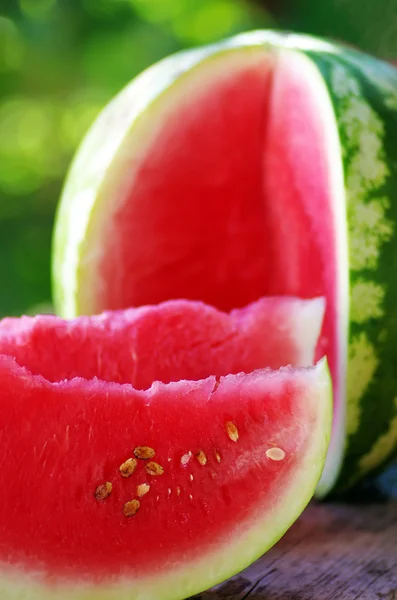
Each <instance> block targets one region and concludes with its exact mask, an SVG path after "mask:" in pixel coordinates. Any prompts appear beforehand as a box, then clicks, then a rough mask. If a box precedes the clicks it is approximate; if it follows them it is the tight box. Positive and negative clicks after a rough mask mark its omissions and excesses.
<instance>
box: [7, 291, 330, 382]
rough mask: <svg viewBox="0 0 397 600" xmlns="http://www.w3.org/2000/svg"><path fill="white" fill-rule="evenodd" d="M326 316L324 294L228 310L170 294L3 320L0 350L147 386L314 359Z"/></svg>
mask: <svg viewBox="0 0 397 600" xmlns="http://www.w3.org/2000/svg"><path fill="white" fill-rule="evenodd" d="M323 314H324V301H323V299H321V298H317V299H313V300H300V299H299V298H292V297H286V296H283V297H281V298H270V297H269V298H262V299H260V300H258V301H256V302H253V303H252V304H250V305H248V306H247V307H245V308H242V309H236V310H233V311H231V313H230V314H226V313H224V312H221V311H219V310H217V309H215V308H213V307H210V306H207V305H205V304H203V303H201V302H189V301H185V300H174V301H169V302H164V303H162V304H160V305H155V306H145V307H140V308H136V309H128V310H125V311H115V312H108V313H103V314H101V315H99V316H94V317H79V318H77V319H74V320H71V321H64V320H63V319H60V318H59V317H55V316H39V317H22V318H20V319H19V318H7V319H3V321H1V322H0V354H8V355H11V356H13V357H14V358H15V359H16V360H17V362H18V364H19V365H21V366H24V367H27V368H28V369H29V371H30V372H31V373H33V374H35V375H42V376H43V377H45V378H46V379H47V380H49V381H51V382H56V381H63V380H64V379H71V378H73V377H76V376H78V377H84V378H85V379H92V378H94V377H98V378H99V379H102V380H103V381H109V382H115V383H131V384H132V385H133V386H134V387H135V388H136V389H147V388H149V387H150V386H151V384H152V383H153V381H162V382H163V383H168V382H170V381H178V380H180V379H192V380H196V379H201V378H204V377H208V376H209V375H216V376H220V375H227V374H229V373H238V372H239V371H244V372H245V373H250V372H251V371H253V370H255V369H258V368H263V367H271V368H274V369H277V368H279V367H280V366H285V365H289V364H290V365H293V366H309V365H312V364H313V362H314V358H315V349H316V344H317V340H318V338H319V335H320V331H321V325H322V319H323Z"/></svg>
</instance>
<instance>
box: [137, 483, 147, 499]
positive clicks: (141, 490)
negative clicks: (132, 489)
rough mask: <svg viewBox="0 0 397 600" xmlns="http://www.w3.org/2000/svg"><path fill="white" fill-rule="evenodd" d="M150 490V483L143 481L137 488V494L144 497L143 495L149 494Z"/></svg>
mask: <svg viewBox="0 0 397 600" xmlns="http://www.w3.org/2000/svg"><path fill="white" fill-rule="evenodd" d="M149 490H150V485H149V484H148V483H141V484H140V485H138V486H137V488H136V495H137V496H139V498H142V496H144V495H145V494H147V493H148V491H149Z"/></svg>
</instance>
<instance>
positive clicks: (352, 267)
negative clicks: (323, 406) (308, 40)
mask: <svg viewBox="0 0 397 600" xmlns="http://www.w3.org/2000/svg"><path fill="white" fill-rule="evenodd" d="M309 55H310V57H311V58H312V59H313V60H314V61H315V63H316V64H317V66H318V68H319V69H320V71H321V73H322V75H323V77H324V80H325V82H326V84H327V87H328V89H329V93H330V96H331V98H332V102H333V105H334V108H335V114H336V117H337V123H338V128H339V136H340V140H341V146H342V148H343V157H342V158H343V164H344V173H345V186H346V211H347V221H348V229H349V237H348V244H349V275H350V312H349V315H350V325H349V347H348V373H347V431H346V435H347V442H346V453H345V457H344V461H343V467H342V471H341V473H340V475H339V478H338V482H337V486H336V490H338V489H340V490H343V489H344V488H346V487H350V486H351V485H353V484H354V483H356V482H357V481H358V480H359V479H362V478H363V477H364V476H365V475H367V474H368V473H370V472H372V471H373V470H374V469H377V468H378V469H379V468H380V467H381V466H382V465H383V464H384V463H385V462H386V461H388V460H390V459H391V458H392V457H393V455H394V454H395V452H396V448H397V368H396V367H397V361H396V358H395V346H396V340H397V310H396V297H397V279H396V277H395V270H396V267H397V243H396V235H397V231H396V223H397V143H396V140H397V70H396V69H394V68H393V67H391V66H389V65H387V64H384V63H381V62H379V61H377V60H374V59H372V58H371V57H368V56H365V55H363V54H361V53H359V52H356V51H351V50H343V52H340V51H336V52H335V53H319V52H313V51H310V53H309Z"/></svg>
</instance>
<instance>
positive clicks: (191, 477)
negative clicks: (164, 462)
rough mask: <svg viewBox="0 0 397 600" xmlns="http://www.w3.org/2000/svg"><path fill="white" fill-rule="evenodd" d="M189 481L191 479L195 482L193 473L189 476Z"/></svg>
mask: <svg viewBox="0 0 397 600" xmlns="http://www.w3.org/2000/svg"><path fill="white" fill-rule="evenodd" d="M189 479H190V481H193V479H194V475H193V474H192V473H190V475H189Z"/></svg>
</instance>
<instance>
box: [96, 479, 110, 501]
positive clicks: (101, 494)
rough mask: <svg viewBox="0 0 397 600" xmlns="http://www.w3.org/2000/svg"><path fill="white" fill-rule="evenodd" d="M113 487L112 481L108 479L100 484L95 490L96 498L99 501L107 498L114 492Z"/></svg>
mask: <svg viewBox="0 0 397 600" xmlns="http://www.w3.org/2000/svg"><path fill="white" fill-rule="evenodd" d="M112 489H113V486H112V484H111V483H110V481H106V482H105V483H103V484H102V485H98V487H97V489H96V490H95V498H96V499H97V500H98V501H100V500H106V498H107V497H108V496H110V494H111V493H112Z"/></svg>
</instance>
